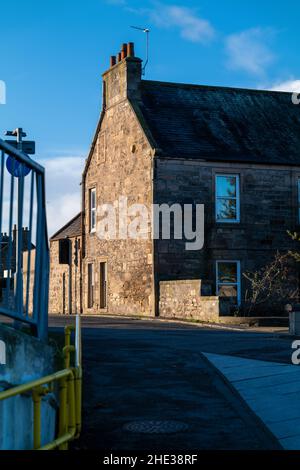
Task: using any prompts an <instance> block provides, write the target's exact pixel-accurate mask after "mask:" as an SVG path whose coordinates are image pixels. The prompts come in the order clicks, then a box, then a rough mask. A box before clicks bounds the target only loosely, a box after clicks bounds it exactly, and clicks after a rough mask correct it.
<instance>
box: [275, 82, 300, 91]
mask: <svg viewBox="0 0 300 470" xmlns="http://www.w3.org/2000/svg"><path fill="white" fill-rule="evenodd" d="M268 89H269V90H273V91H290V92H291V93H293V92H297V93H300V80H286V81H283V82H277V83H275V84H274V85H272V86H270V87H268Z"/></svg>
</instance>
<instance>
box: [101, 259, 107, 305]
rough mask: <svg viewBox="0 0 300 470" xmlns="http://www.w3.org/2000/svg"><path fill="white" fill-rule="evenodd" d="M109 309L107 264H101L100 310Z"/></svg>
mask: <svg viewBox="0 0 300 470" xmlns="http://www.w3.org/2000/svg"><path fill="white" fill-rule="evenodd" d="M106 307H107V263H106V262H101V263H100V308H106Z"/></svg>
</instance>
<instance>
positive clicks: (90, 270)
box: [88, 263, 95, 308]
mask: <svg viewBox="0 0 300 470" xmlns="http://www.w3.org/2000/svg"><path fill="white" fill-rule="evenodd" d="M94 283H95V276H94V265H93V264H92V263H89V264H88V308H92V307H93V305H94Z"/></svg>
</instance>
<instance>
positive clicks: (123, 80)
mask: <svg viewBox="0 0 300 470" xmlns="http://www.w3.org/2000/svg"><path fill="white" fill-rule="evenodd" d="M141 78H142V61H141V59H139V58H138V57H135V54H134V43H133V42H128V43H127V44H126V43H123V44H122V46H121V51H120V52H119V53H118V54H117V55H112V56H111V57H110V67H109V69H108V70H107V71H106V72H105V73H104V74H103V108H104V109H107V108H108V107H110V106H112V105H115V104H117V103H118V102H120V101H122V100H124V99H126V98H128V99H137V100H139V99H140V96H141V94H140V89H141V87H140V84H141Z"/></svg>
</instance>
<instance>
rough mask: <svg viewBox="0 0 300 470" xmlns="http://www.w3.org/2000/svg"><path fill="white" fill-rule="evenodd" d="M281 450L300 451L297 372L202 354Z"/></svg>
mask: <svg viewBox="0 0 300 470" xmlns="http://www.w3.org/2000/svg"><path fill="white" fill-rule="evenodd" d="M204 355H205V357H206V358H207V359H208V360H209V361H210V362H211V363H212V364H213V365H214V366H215V367H216V368H217V369H218V370H219V371H220V372H221V373H222V374H223V376H224V377H225V378H226V379H227V380H228V381H229V382H230V383H231V385H232V386H233V387H234V388H235V389H236V390H237V391H238V393H239V394H240V396H241V397H242V398H243V399H244V400H245V402H246V403H247V405H248V406H249V407H250V408H251V409H252V410H253V411H254V413H256V415H257V416H258V417H259V418H260V419H261V420H262V421H263V422H264V424H265V425H266V426H267V427H268V428H269V429H270V431H271V432H272V433H273V434H274V436H275V437H276V438H277V439H278V440H279V442H280V444H281V445H282V447H283V448H284V449H289V450H299V449H300V400H299V397H300V368H299V367H298V366H295V365H292V364H290V365H289V364H280V363H276V362H273V363H272V362H269V361H268V362H267V361H260V360H256V359H245V358H241V357H236V356H235V357H233V356H227V355H222V354H211V353H205V354H204Z"/></svg>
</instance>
